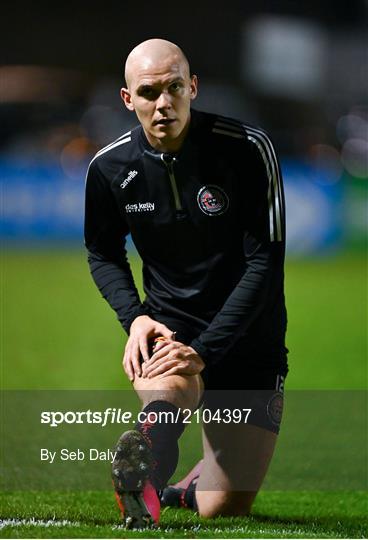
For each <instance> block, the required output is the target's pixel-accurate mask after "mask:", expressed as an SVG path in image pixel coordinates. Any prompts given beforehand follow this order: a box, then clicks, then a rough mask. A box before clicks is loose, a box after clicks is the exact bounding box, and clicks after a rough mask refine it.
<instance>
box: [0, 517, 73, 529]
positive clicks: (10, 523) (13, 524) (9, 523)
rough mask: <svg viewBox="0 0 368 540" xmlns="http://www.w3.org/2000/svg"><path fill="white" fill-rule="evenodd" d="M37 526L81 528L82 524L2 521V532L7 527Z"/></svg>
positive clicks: (62, 520) (47, 521)
mask: <svg viewBox="0 0 368 540" xmlns="http://www.w3.org/2000/svg"><path fill="white" fill-rule="evenodd" d="M30 525H32V526H35V527H46V528H47V527H80V526H81V524H80V523H78V522H77V521H69V520H68V519H61V520H56V519H49V520H44V519H35V518H30V519H15V518H14V519H1V520H0V530H1V529H4V528H5V527H23V526H26V527H27V526H30Z"/></svg>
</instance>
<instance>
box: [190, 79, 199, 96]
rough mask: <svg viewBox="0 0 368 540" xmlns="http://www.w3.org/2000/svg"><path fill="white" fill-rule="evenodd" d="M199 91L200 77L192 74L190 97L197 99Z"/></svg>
mask: <svg viewBox="0 0 368 540" xmlns="http://www.w3.org/2000/svg"><path fill="white" fill-rule="evenodd" d="M197 92H198V77H197V75H192V77H191V80H190V99H195V98H196V97H197Z"/></svg>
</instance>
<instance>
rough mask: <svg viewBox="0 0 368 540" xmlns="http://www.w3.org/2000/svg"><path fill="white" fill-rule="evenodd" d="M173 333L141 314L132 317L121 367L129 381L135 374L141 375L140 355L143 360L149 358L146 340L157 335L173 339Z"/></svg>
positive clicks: (132, 379)
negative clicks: (134, 317)
mask: <svg viewBox="0 0 368 540" xmlns="http://www.w3.org/2000/svg"><path fill="white" fill-rule="evenodd" d="M174 335H175V333H174V332H173V331H172V330H169V328H167V326H165V325H164V324H161V323H159V322H157V321H154V320H153V319H151V317H148V315H141V316H139V317H137V318H136V319H134V321H133V322H132V324H131V327H130V335H129V339H128V341H127V344H126V346H125V351H124V357H123V367H124V371H125V373H126V374H127V375H128V377H129V380H130V381H134V377H135V375H138V376H139V377H140V376H141V375H142V368H141V364H140V356H141V355H142V357H143V360H144V362H147V361H148V360H149V349H148V340H150V339H153V338H155V337H157V336H164V337H165V338H166V339H168V340H171V339H173V337H174Z"/></svg>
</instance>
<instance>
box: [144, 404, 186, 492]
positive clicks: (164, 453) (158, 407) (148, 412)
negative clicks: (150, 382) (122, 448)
mask: <svg viewBox="0 0 368 540" xmlns="http://www.w3.org/2000/svg"><path fill="white" fill-rule="evenodd" d="M142 412H144V413H145V421H143V422H137V424H136V426H135V428H136V430H138V431H139V432H140V433H142V435H143V436H144V437H145V439H146V440H147V442H148V444H149V446H150V448H151V450H152V454H153V458H154V461H155V465H154V471H153V475H152V478H151V481H152V484H153V486H154V487H155V488H156V489H157V490H161V489H163V488H164V487H165V486H166V484H167V482H168V480H169V479H170V477H171V476H172V475H173V474H174V472H175V469H176V467H177V464H178V460H179V445H178V440H179V437H180V436H181V434H182V433H183V431H184V428H185V424H184V423H183V417H182V415H181V413H180V412H179V409H178V407H176V406H175V405H173V404H172V403H169V402H168V401H163V400H162V401H161V400H160V401H152V402H151V403H149V404H148V405H147V406H146V407H145V408H144V409H143V411H142ZM161 413H169V414H161Z"/></svg>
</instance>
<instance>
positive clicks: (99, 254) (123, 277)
mask: <svg viewBox="0 0 368 540" xmlns="http://www.w3.org/2000/svg"><path fill="white" fill-rule="evenodd" d="M128 233H129V230H128V226H127V225H126V223H124V222H123V219H122V218H121V217H120V216H119V213H118V208H117V205H116V203H115V201H114V199H113V195H112V192H111V189H110V186H109V185H108V183H107V180H106V179H105V178H104V176H103V175H102V173H101V171H100V169H99V167H98V164H97V161H96V160H94V161H92V162H91V165H90V167H89V169H88V173H87V180H86V201H85V222H84V236H85V245H86V248H87V250H88V263H89V267H90V270H91V274H92V277H93V279H94V281H95V283H96V285H97V287H98V289H99V290H100V292H101V294H102V296H103V297H104V298H105V299H106V300H107V302H108V303H109V304H110V306H111V307H112V308H113V309H114V311H115V312H116V314H117V318H118V320H119V321H120V323H121V324H122V326H123V328H124V329H125V330H126V332H127V333H129V330H130V326H131V324H132V322H133V320H134V319H135V318H136V317H138V316H139V315H145V314H147V310H146V309H145V308H144V306H143V305H142V303H141V301H140V299H139V295H138V291H137V288H136V286H135V284H134V280H133V275H132V272H131V268H130V265H129V262H128V260H127V253H126V249H125V241H126V236H127V234H128Z"/></svg>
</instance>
